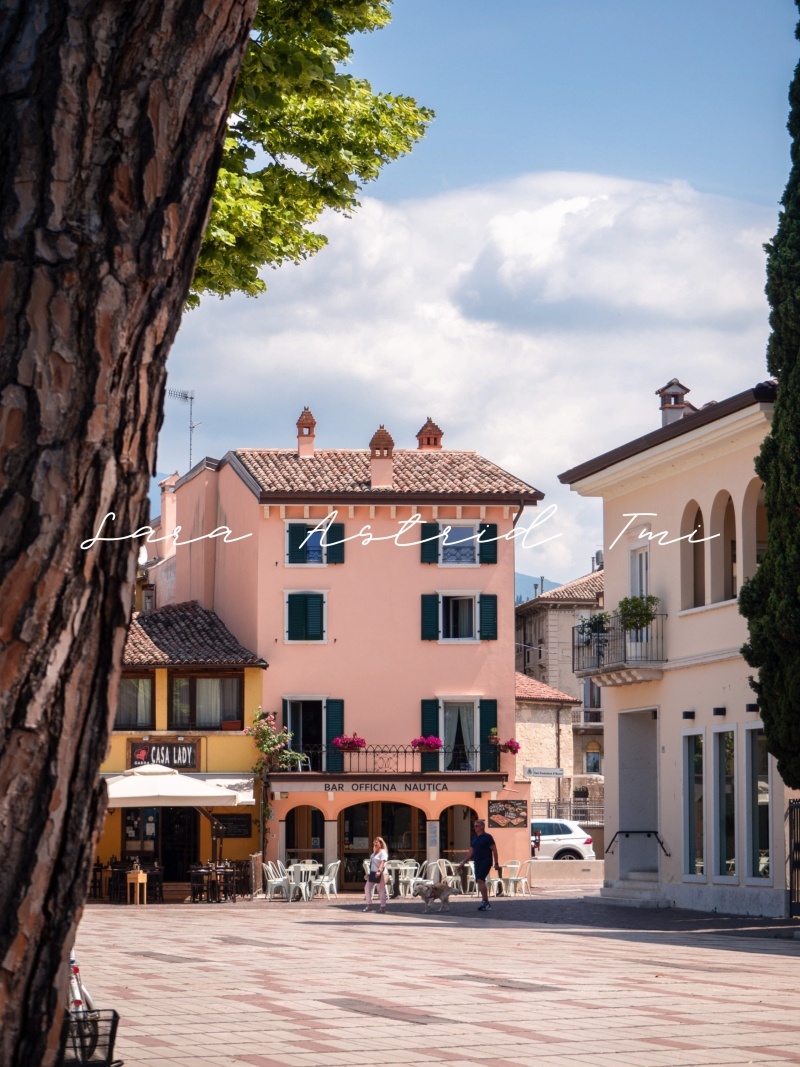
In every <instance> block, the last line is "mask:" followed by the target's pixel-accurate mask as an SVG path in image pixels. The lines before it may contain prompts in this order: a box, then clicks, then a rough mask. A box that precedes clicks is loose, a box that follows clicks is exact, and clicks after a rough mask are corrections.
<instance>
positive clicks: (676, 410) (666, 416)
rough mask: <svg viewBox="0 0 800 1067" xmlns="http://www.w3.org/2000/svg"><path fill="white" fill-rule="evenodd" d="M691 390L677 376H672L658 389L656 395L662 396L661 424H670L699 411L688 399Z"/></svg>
mask: <svg viewBox="0 0 800 1067" xmlns="http://www.w3.org/2000/svg"><path fill="white" fill-rule="evenodd" d="M690 391H691V390H690V389H689V388H688V387H687V386H685V385H682V384H681V383H680V382H679V381H678V379H677V378H671V379H670V380H669V381H668V382H667V384H666V385H662V387H661V388H660V389H656V396H660V397H661V408H660V410H661V425H662V426H670V425H671V424H672V423H673V422H677V421H678V420H679V419H682V418H684V417H685V416H686V415H691V414H692V412H694V411H697V408H696V407H695V406H694V404H692V403H690V402H689V401H688V400H687V399H686V394H687V393H688V392H690Z"/></svg>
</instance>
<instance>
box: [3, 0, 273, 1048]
mask: <svg viewBox="0 0 800 1067" xmlns="http://www.w3.org/2000/svg"><path fill="white" fill-rule="evenodd" d="M255 7H256V0H135V2H130V0H5V2H4V4H3V10H2V13H0V161H1V162H0V855H1V856H2V864H0V1063H2V1064H3V1065H5V1067H11V1065H14V1067H36V1065H38V1064H40V1063H45V1064H46V1063H51V1062H52V1060H53V1057H54V1049H55V1047H56V1045H57V1029H58V1024H59V1022H60V1018H59V1017H60V1014H61V1008H62V1003H63V1001H64V995H63V990H64V989H65V977H66V963H65V957H66V953H67V951H68V949H69V944H70V941H71V939H72V937H73V936H74V932H75V927H76V923H77V920H78V917H79V915H80V911H81V907H82V904H83V899H84V896H85V892H86V887H87V883H88V878H89V871H90V868H91V864H92V860H93V857H94V849H95V846H96V841H97V835H98V831H99V827H100V825H101V822H102V819H103V814H104V809H105V804H104V796H105V788H104V786H102V785H99V784H98V781H97V769H98V767H99V765H100V761H101V760H102V758H103V756H104V754H105V751H106V747H107V743H108V736H109V725H110V723H109V720H110V716H111V715H112V714H113V705H114V703H115V699H116V696H115V694H116V689H117V684H118V675H119V666H120V662H121V651H122V647H123V643H124V639H125V633H126V628H127V624H128V619H129V614H130V608H131V596H132V583H133V578H134V568H135V561H136V545H135V543H132V542H131V541H130V540H125V541H117V542H113V543H102V544H97V545H95V546H94V547H93V548H92V549H91V550H89V551H83V550H82V549H81V547H80V546H81V542H83V541H85V540H86V539H87V538H89V537H90V536H91V535H92V533H93V532H94V531H95V530H96V529H97V528H98V525H99V523H100V521H101V520H102V518H103V516H104V515H106V513H107V512H114V513H115V515H116V520H115V522H114V532H115V533H117V534H126V533H132V532H133V531H134V530H136V529H137V527H139V526H141V525H142V524H143V523H144V521H145V519H146V515H145V507H146V495H147V489H148V480H149V475H150V471H151V470H153V469H154V461H155V443H156V434H157V431H158V428H159V425H160V422H161V413H162V398H163V391H164V382H165V361H166V357H167V353H168V351H169V348H170V345H171V343H172V340H173V338H174V335H175V332H176V330H177V327H178V324H179V321H180V316H181V310H182V307H183V303H184V300H185V297H186V294H187V292H188V289H189V283H190V281H191V278H192V272H193V268H194V263H195V259H196V257H197V253H198V250H199V247H200V240H201V236H202V232H203V227H204V225H205V221H206V218H207V214H208V209H209V204H210V201H211V195H212V191H213V187H214V178H215V175H216V169H217V163H218V158H219V147H220V143H221V139H222V137H223V135H224V129H225V120H226V115H227V111H228V107H229V103H230V98H231V93H232V91H233V86H234V82H235V78H236V73H237V71H238V69H239V64H240V62H241V58H242V54H243V50H244V48H245V45H246V43H247V36H248V32H249V28H250V25H251V22H252V18H253V15H254V13H255Z"/></svg>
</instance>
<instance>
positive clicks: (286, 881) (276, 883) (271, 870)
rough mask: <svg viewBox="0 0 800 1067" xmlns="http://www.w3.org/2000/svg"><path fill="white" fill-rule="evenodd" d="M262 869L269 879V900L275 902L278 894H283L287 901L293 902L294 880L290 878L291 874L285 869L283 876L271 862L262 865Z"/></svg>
mask: <svg viewBox="0 0 800 1067" xmlns="http://www.w3.org/2000/svg"><path fill="white" fill-rule="evenodd" d="M262 867H263V868H264V875H265V877H266V879H267V900H274V899H275V894H276V893H282V894H283V896H284V898H285V899H286V900H291V899H292V889H291V885H292V879H291V878H290V877H289V872H288V871H287V870H285V868H284V873H283V874H281V873H280V871H279V870H278V868H277V867H276V866H275V864H274V863H272V862H270V861H268V862H267V863H264V864H262Z"/></svg>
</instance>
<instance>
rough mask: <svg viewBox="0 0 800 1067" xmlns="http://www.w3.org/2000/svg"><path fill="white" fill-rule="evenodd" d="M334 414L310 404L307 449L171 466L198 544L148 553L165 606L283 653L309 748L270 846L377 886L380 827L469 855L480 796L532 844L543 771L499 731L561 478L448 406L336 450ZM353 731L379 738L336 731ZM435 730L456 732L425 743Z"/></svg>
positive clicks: (388, 834)
mask: <svg viewBox="0 0 800 1067" xmlns="http://www.w3.org/2000/svg"><path fill="white" fill-rule="evenodd" d="M315 429H316V423H315V420H314V418H313V416H312V414H311V412H310V411H309V410H308V408H305V409H304V410H303V412H302V414H301V416H300V418H299V419H298V421H297V442H296V447H293V448H282V449H281V448H270V449H260V448H249V449H236V450H234V451H231V452H228V453H227V454H226V455H225V456H224V457H223V458H222V459H221V460H213V459H208V458H207V459H205V460H203V461H202V462H200V463H198V464H197V465H196V466H195V467H194V469H193V470H192V471H190V472H189V473H188V474H187V475H185V476H184V477H182V478H177V479H176V478H172V479H168V481H167V483H165V485H164V495H163V498H162V516H161V523H162V531H164V532H166V533H169V532H170V531H171V530H172V528H173V527H175V526H179V527H180V534H179V542H181V543H183V544H179V546H178V547H177V549H172V555H171V556H170V557H169V558H165V559H164V560H162V561H160V562H158V564H157V565H155V566H152V567H151V568H150V569H149V575H150V579H151V582H152V584H153V586H154V587H155V602H156V604H157V605H158V606H159V607H160V606H162V605H163V604H164V603H166V602H167V601H169V602H174V603H184V602H188V601H197V602H198V603H199V604H200V605H201V606H202V607H203V608H207V609H210V610H213V611H214V612H215V613H216V614H217V615H218V616H219V618H220V619H221V620H222V621H223V623H224V624H225V626H227V628H228V629H229V630H230V631H231V633H232V634H234V635H235V637H236V639H237V640H238V641H240V642H241V643H242V645H243V646H245V647H246V648H247V649H252V650H253V651H254V652H255V654H257V656H259V657H260V658H262V659H263V660H265V661H266V662H267V664H268V669H267V670H266V671H263V672H262V673H261V675H260V678H261V680H262V687H263V688H262V692H261V696H260V703H261V706H262V707H263V708H264V709H265V710H271V711H275V712H276V713H277V716H278V721H279V723H281V724H285V725H286V726H288V728H289V729H290V730H291V731H292V733H293V741H292V745H293V747H294V748H295V749H297V750H299V751H302V752H303V753H305V754H306V756H307V757H308V762H307V764H306V766H305V767H304V769H303V770H301V771H299V772H293V773H288V772H282V773H273V774H271V775H270V778H269V782H268V784H267V786H266V790H267V792H268V795H267V796H265V797H264V803H265V805H266V806H268V807H269V808H270V809H271V817H270V818H269V820H268V822H266V840H265V845H266V852H267V855H268V856H270V857H272V858H276V857H280V858H282V859H286V858H289V859H291V858H294V857H309V856H310V857H313V858H316V859H319V860H321V861H325V862H328V861H330V860H333V859H334V858H341V859H342V861H343V863H342V881H343V884H344V885H345V886H348V885H352V886H361V885H363V873H362V869H361V861H362V859H363V858H364V857H365V856H366V855H367V854H368V853H369V851H370V845H371V841H372V839H373V837H374V836H375V835H376V834H380V835H381V836H383V837H385V838H386V839H387V841H388V843H389V847H390V852H391V854H392V855H394V856H403V857H405V856H408V857H415V858H418V859H420V860H422V859H426V858H427V859H430V858H438V857H439V856H443V857H448V856H456V855H458V854H462V853H463V851H464V850H465V849H467V848H468V847H469V835H470V826H471V814H474V813H478V814H481V815H482V816H484V817H485V818H487V820H488V822H489V823H490V825H491V824H493V825H491V832H492V833H493V834H494V835H495V837H496V839H497V841H498V846H499V850H500V855H501V859H504V860H511V859H524V858H526V857H527V856H528V855H529V828H528V822H529V812H528V808H527V803H526V800H525V799H520V798H522V797H524V796H525V793H524V791H522V790H524V788H525V787H522V790H520V791H518V788H516V787H515V786H514V782H515V780H516V771H515V762H516V761H515V759H514V756H513V754H511V753H508V754H506V753H501V752H500V751H499V750H498V747H497V746H496V745H495V744H494V742H495V741H496V738H497V736H498V735H499V736H500V737H502V738H503V739H505V738H508V737H513V736H514V731H515V672H514V548H513V542H514V539H515V538H516V537H517V536H522V534H523V532H524V531H523V530H522V525H524V524H520V525H517V524H518V523H519V520H520V517H521V515H522V509H523V508H524V507H526V506H530V505H535V504H536V503H537V501H539V500H540V499H542V493H540V492H539V491H538V490H536V489H534V488H533V487H532V486H530V485H527V484H526V483H525V482H522V481H520V480H519V479H518V478H515V477H514V476H512V475H511V474H508V473H507V472H506V471H504V470H502V469H501V468H500V467H498V466H496V465H495V464H493V463H491V462H489V461H488V460H486V459H484V458H483V457H481V456H479V455H477V454H476V453H475V452H468V451H449V450H446V449H444V448H443V447H442V436H443V434H442V431H441V429H440V428H439V427H438V426H436V425H435V423H433V422H432V421H431V420H430V419H428V420H427V422H426V423H425V425H424V426H423V427H422V429H421V430H420V431H419V433H418V434H417V447H416V448H414V449H398V448H395V447H394V441H393V440H392V437H391V435H390V434H389V433H388V431H387V430H386V429H385V428H384V427H383V426H381V427H380V428H379V429H378V431H377V432H376V433H375V434H374V435H373V437H372V440H371V441H370V444H369V447H368V448H365V449H327V448H326V449H322V448H318V447H317V445H316V435H315ZM222 528H227V530H228V531H230V532H229V533H225V531H224V530H223V529H222ZM212 532H213V533H214V534H215V536H209V535H210V534H211V533H212ZM190 539H193V540H192V543H191V544H185V542H186V541H188V540H190ZM166 543H167V542H162V546H161V547H162V548H163V545H164V544H166ZM253 711H254V708H252V707H245V708H244V724H245V726H246V725H247V723H248V722H249V721H250V720H251V718H252V714H253ZM354 732H355V733H356V734H358V735H359V736H360V737H362V738H363V739H364V740H365V741H366V748H364V749H362V750H360V751H358V752H354V753H350V752H341V751H340V750H339V749H337V747H336V746H334V744H333V740H334V738H336V737H339V736H341V735H344V734H353V733H354ZM184 733H185V731H184ZM423 735H424V736H428V735H435V736H437V737H438V738H439V739H440V740H441V742H442V748H441V749H440V750H439V751H437V752H433V753H423V754H421V753H420V752H419V751H417V750H415V749H414V748H412V747H411V741H412V740H413V739H414V738H416V737H418V736H423ZM252 759H253V761H254V760H255V753H253V754H252ZM245 769H246V768H242V770H245Z"/></svg>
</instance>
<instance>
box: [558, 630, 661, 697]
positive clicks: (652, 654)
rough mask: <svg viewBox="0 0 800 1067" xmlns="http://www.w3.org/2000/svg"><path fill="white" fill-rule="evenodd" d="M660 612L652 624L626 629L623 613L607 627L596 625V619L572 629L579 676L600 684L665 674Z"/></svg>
mask: <svg viewBox="0 0 800 1067" xmlns="http://www.w3.org/2000/svg"><path fill="white" fill-rule="evenodd" d="M666 617H667V616H666V615H656V616H655V617H654V618H653V621H652V622H651V623H650V625H649V626H645V627H642V628H641V629H637V630H626V629H625V628H624V627H623V625H622V619H621V618H620V616H619V615H611V616H610V617H608V619H607V621H605V622H604V624H603V625H604V629H602V630H601V631H600V632H596V631H595V630H593V629H592V619H589V620H584V622H582V623H579V624H578V625H577V626H574V627H573V629H572V669H573V671H574V672H575V674H576V675H577V676H578V677H579V678H594V679H595V681H597V682H598V684H600V685H630V684H633V683H634V682H644V681H653V680H655V679H658V678H660V677H661V676H662V674H663V669H662V668H663V664H664V663H665V662H666V656H665V655H664V630H665V625H664V620H665V619H666Z"/></svg>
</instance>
